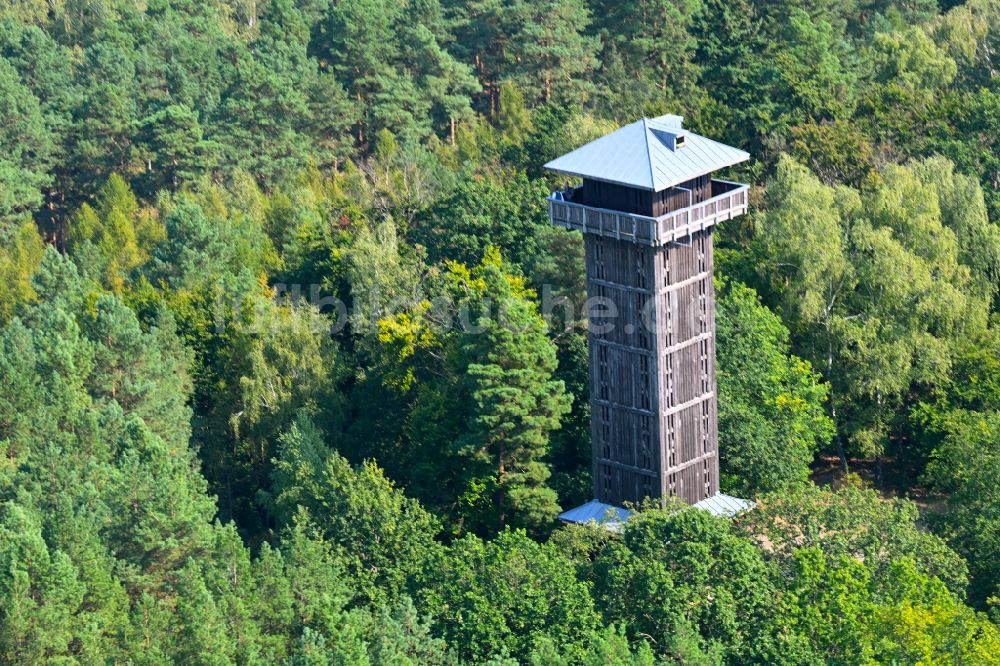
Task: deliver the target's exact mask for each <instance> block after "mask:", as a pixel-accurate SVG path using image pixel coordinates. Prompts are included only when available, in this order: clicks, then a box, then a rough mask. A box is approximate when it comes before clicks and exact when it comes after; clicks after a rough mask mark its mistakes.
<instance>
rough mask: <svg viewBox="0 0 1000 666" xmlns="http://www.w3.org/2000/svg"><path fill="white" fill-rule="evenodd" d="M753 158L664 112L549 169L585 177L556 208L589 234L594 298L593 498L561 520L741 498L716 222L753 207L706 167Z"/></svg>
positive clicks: (740, 190)
mask: <svg viewBox="0 0 1000 666" xmlns="http://www.w3.org/2000/svg"><path fill="white" fill-rule="evenodd" d="M749 157H750V156H749V154H748V153H746V152H744V151H742V150H738V149H736V148H733V147H731V146H727V145H724V144H721V143H718V142H716V141H712V140H711V139H708V138H705V137H703V136H699V135H697V134H694V133H693V132H689V131H687V130H686V129H684V127H683V124H682V118H681V117H680V116H669V115H668V116H661V117H659V118H654V119H645V118H644V119H642V120H639V121H636V122H634V123H632V124H630V125H626V126H625V127H622V128H621V129H619V130H617V131H615V132H612V133H611V134H608V135H606V136H604V137H601V138H599V139H597V140H596V141H592V142H591V143H588V144H587V145H585V146H583V147H581V148H578V149H577V150H574V151H573V152H571V153H568V154H566V155H563V156H562V157H559V158H558V159H555V160H553V161H551V162H549V163H548V164H546V165H545V166H546V168H548V169H551V170H553V171H557V172H559V173H563V174H567V175H571V176H577V177H579V178H582V179H583V183H582V185H581V186H579V187H576V188H574V189H570V190H567V191H564V192H555V193H554V194H552V195H551V196H550V197H549V213H550V216H551V219H552V223H553V224H556V225H559V226H563V227H566V228H567V229H575V230H578V231H581V232H583V237H584V241H585V245H586V262H587V295H588V301H589V306H590V307H589V312H588V317H589V321H588V324H589V342H590V405H591V434H592V437H593V470H594V498H595V500H594V502H590V503H588V504H587V505H584V506H583V507H578V508H577V509H574V510H572V511H568V512H566V513H565V514H563V516H562V518H563V519H564V520H569V521H573V522H584V521H585V520H587V519H589V518H595V517H597V516H596V514H597V513H599V512H602V511H606V510H607V509H609V508H611V507H621V506H622V505H623V504H624V503H627V502H632V503H637V502H641V501H642V500H644V499H646V498H664V497H672V496H676V497H680V498H682V499H683V500H684V501H686V502H688V503H689V504H695V505H699V503H701V504H700V505H701V506H708V505H713V504H719V503H720V502H721V503H722V504H726V503H727V502H729V500H733V501H735V502H737V503H738V502H743V500H736V499H735V498H729V497H728V496H725V495H719V453H718V430H717V410H716V384H715V295H714V289H713V283H712V229H713V227H714V226H715V224H716V223H718V222H722V221H724V220H728V219H730V218H733V217H736V216H737V215H742V214H743V213H745V212H746V209H747V189H748V188H747V186H746V185H742V184H740V183H733V182H729V181H725V180H718V179H715V178H712V172H714V171H717V170H719V169H722V168H725V167H728V166H732V165H734V164H737V163H740V162H743V161H745V160H747V159H749ZM705 503H707V504H705ZM745 504H746V503H745ZM730 508H733V511H732V512H733V513H735V512H737V511H738V510H742V509H743V508H746V506H745V505H740V506H737V507H730ZM721 512H722V513H727V511H726V509H722V510H721ZM625 513H627V512H625Z"/></svg>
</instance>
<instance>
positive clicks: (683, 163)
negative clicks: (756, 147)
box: [545, 115, 750, 192]
mask: <svg viewBox="0 0 1000 666" xmlns="http://www.w3.org/2000/svg"><path fill="white" fill-rule="evenodd" d="M677 134H682V135H683V136H684V137H685V145H684V146H683V147H679V148H674V147H673V145H672V140H671V141H668V137H673V136H675V135H677ZM748 159H750V154H749V153H747V152H745V151H743V150H739V149H738V148H733V147H732V146H727V145H726V144H724V143H719V142H718V141H713V140H712V139H709V138H707V137H704V136H701V135H700V134H695V133H694V132H690V131H687V130H684V129H683V124H682V121H681V117H680V116H673V115H666V116H660V117H658V118H652V119H649V118H642V119H641V120H637V121H635V122H634V123H630V124H628V125H625V126H624V127H621V128H619V129H617V130H615V131H614V132H611V133H610V134H606V135H605V136H602V137H600V138H599V139H595V140H594V141H591V142H590V143H588V144H586V145H584V146H581V147H579V148H577V149H576V150H574V151H572V152H569V153H566V154H565V155H563V156H562V157H557V158H556V159H554V160H552V161H551V162H549V163H548V164H546V165H545V167H546V168H547V169H551V170H552V171H558V172H560V173H565V174H568V175H571V176H579V177H581V178H589V179H592V180H600V181H604V182H608V183H615V184H618V185H625V186H627V187H634V188H638V189H643V190H652V191H654V192H659V191H661V190H665V189H667V188H668V187H673V186H674V185H678V184H680V183H683V182H685V181H688V180H691V179H693V178H697V177H698V176H703V175H705V174H707V173H711V172H713V171H717V170H719V169H722V168H725V167H728V166H732V165H734V164H739V163H740V162H744V161H746V160H748Z"/></svg>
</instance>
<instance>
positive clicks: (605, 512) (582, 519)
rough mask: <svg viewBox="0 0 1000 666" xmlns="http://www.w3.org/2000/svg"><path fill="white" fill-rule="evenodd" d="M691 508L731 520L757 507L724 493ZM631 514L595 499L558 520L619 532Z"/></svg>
mask: <svg viewBox="0 0 1000 666" xmlns="http://www.w3.org/2000/svg"><path fill="white" fill-rule="evenodd" d="M692 506H693V507H694V508H696V509H701V510H702V511H708V512H709V513H711V514H712V515H713V516H720V517H722V518H732V517H733V516H736V515H738V514H740V513H743V512H744V511H749V510H750V509H752V508H754V507H755V506H757V505H756V504H755V503H754V502H752V501H750V500H746V499H741V498H739V497H733V496H732V495H726V494H725V493H716V494H715V495H712V496H711V497H706V498H705V499H703V500H701V501H700V502H697V503H696V504H693V505H692ZM633 513H634V512H633V511H629V510H628V509H623V508H621V507H618V506H614V505H612V504H605V503H604V502H599V501H598V500H596V499H595V500H590V501H589V502H587V503H586V504H582V505H580V506H578V507H576V508H575V509H570V510H569V511H564V512H563V513H561V514H559V520H562V521H564V522H567V523H580V524H583V523H589V522H591V521H593V522H594V523H596V524H597V525H600V526H601V527H604V528H606V529H609V530H612V531H615V532H620V531H621V530H622V529H623V527H624V525H625V523H626V522H627V521H628V519H629V518H631V517H632V514H633Z"/></svg>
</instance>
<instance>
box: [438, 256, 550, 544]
mask: <svg viewBox="0 0 1000 666" xmlns="http://www.w3.org/2000/svg"><path fill="white" fill-rule="evenodd" d="M478 277H479V279H481V280H482V281H483V282H484V284H485V287H486V289H485V294H486V295H487V297H488V298H490V299H495V302H496V304H497V308H496V310H495V311H493V312H484V313H482V318H481V319H480V320H479V321H478V322H477V324H478V326H480V327H482V328H483V331H482V332H481V333H475V332H467V333H466V335H465V342H464V352H465V354H466V355H467V357H468V359H469V365H468V379H467V387H468V391H469V395H470V396H471V397H472V403H473V407H472V410H471V415H470V418H469V424H468V428H469V431H468V432H467V433H465V434H464V435H462V436H461V437H460V438H459V439H458V441H457V447H458V451H459V452H460V454H461V455H464V456H467V457H468V458H469V459H470V462H473V463H474V467H473V469H480V470H482V471H483V472H485V471H486V470H489V472H488V474H485V475H484V476H479V475H474V476H473V478H471V479H470V480H469V482H470V483H477V482H478V483H483V482H486V483H488V484H489V486H490V487H492V488H493V489H494V500H493V502H494V504H493V507H492V509H491V511H490V513H492V514H493V516H494V520H495V521H496V523H495V524H496V525H497V526H498V527H499V528H500V529H503V527H504V526H505V525H507V524H508V523H509V524H514V525H521V526H531V527H537V526H540V525H542V524H544V523H546V522H547V521H550V520H552V519H553V518H554V517H555V515H556V514H557V513H558V512H559V505H558V503H557V502H556V495H555V492H554V491H553V490H552V489H550V488H548V487H547V486H546V481H547V480H548V478H549V476H550V471H549V468H548V465H546V463H545V462H544V459H545V455H546V453H547V452H548V438H549V433H550V432H552V431H553V430H555V429H556V428H558V427H559V419H560V417H561V416H563V415H564V414H565V413H566V412H567V411H568V410H569V399H568V397H567V396H566V393H565V387H564V386H563V383H562V382H560V381H556V380H554V379H553V378H552V374H553V372H554V371H555V369H556V354H555V347H554V346H553V345H552V344H551V343H550V342H549V340H548V337H547V336H546V328H545V324H544V322H543V321H542V320H541V318H540V317H539V316H538V314H537V312H536V311H535V307H534V304H533V303H532V302H531V301H529V300H527V299H525V298H524V297H523V295H522V294H518V293H517V290H516V288H515V287H513V286H512V285H511V278H510V277H509V276H508V275H506V274H505V273H504V272H503V268H502V264H501V261H500V257H499V253H498V252H497V251H496V250H495V249H491V250H490V251H489V252H488V253H487V257H486V259H485V261H484V263H483V265H482V268H481V269H480V271H479V275H478ZM515 282H516V281H515ZM483 305H484V303H472V304H471V307H472V308H474V309H478V308H482V307H483Z"/></svg>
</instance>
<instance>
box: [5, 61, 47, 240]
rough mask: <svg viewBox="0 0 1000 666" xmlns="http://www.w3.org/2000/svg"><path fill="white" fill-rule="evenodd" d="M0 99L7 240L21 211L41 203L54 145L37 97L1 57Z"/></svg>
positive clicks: (29, 209) (28, 209)
mask: <svg viewBox="0 0 1000 666" xmlns="http://www.w3.org/2000/svg"><path fill="white" fill-rule="evenodd" d="M0 100H2V101H0V128H2V129H0V155H2V156H3V157H0V239H4V240H6V238H7V237H8V236H10V234H11V227H12V226H16V222H17V220H19V219H20V217H21V215H22V214H23V213H25V212H32V211H34V210H35V209H36V208H38V207H39V206H40V205H41V204H42V201H43V200H44V199H43V192H42V189H43V188H44V187H45V186H47V185H48V184H49V182H50V181H51V176H50V175H49V173H48V169H47V167H48V166H49V164H50V160H51V157H52V154H53V152H54V151H55V146H54V145H53V143H52V137H51V135H50V134H49V132H48V129H47V127H46V123H45V118H44V116H43V114H42V110H41V105H40V104H39V101H38V98H37V97H35V96H34V94H32V92H31V90H30V89H29V88H27V87H25V85H24V84H23V83H22V82H21V81H20V78H19V76H18V73H17V70H16V69H14V67H13V66H12V65H11V64H10V63H9V62H8V61H7V59H6V58H2V57H0Z"/></svg>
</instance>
